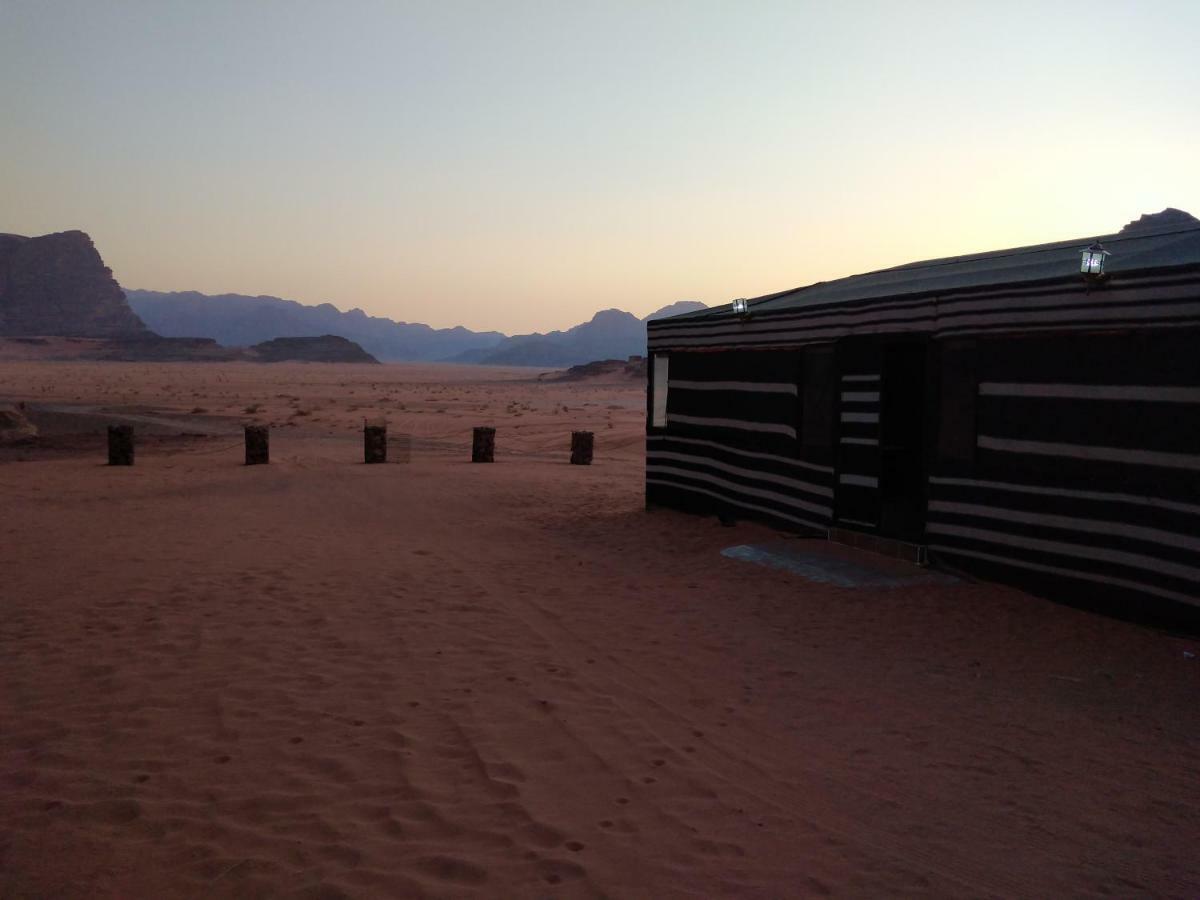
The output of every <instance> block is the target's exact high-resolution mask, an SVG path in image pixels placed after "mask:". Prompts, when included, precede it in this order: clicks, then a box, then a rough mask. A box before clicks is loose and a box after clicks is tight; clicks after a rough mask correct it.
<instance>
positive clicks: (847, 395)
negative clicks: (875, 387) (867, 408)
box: [842, 391, 879, 403]
mask: <svg viewBox="0 0 1200 900" xmlns="http://www.w3.org/2000/svg"><path fill="white" fill-rule="evenodd" d="M842 402H843V403H878V402H879V391H842Z"/></svg>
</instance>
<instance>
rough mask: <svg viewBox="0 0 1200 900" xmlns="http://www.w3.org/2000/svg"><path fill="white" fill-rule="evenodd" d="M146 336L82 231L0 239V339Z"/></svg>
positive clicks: (11, 236) (119, 288)
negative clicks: (8, 337)
mask: <svg viewBox="0 0 1200 900" xmlns="http://www.w3.org/2000/svg"><path fill="white" fill-rule="evenodd" d="M147 334H149V332H148V330H147V329H146V326H145V324H143V322H142V320H141V319H139V318H138V317H137V315H136V314H135V313H134V312H133V310H132V309H130V307H129V304H128V303H127V302H126V300H125V294H124V292H123V291H122V290H121V287H120V285H118V284H117V282H116V281H115V280H114V279H113V276H112V270H111V269H109V268H108V267H107V266H105V265H104V261H103V260H102V259H101V258H100V254H99V253H97V252H96V248H95V246H94V245H93V244H92V239H91V238H90V237H88V236H87V235H86V234H84V233H83V232H82V231H62V232H59V233H57V234H45V235H42V236H41V237H32V238H30V237H22V236H20V235H16V234H0V335H68V336H72V337H135V336H144V335H147Z"/></svg>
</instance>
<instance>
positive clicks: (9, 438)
mask: <svg viewBox="0 0 1200 900" xmlns="http://www.w3.org/2000/svg"><path fill="white" fill-rule="evenodd" d="M37 433H38V430H37V427H36V426H35V425H34V424H33V423H32V422H30V421H29V420H28V419H27V418H25V410H24V404H21V405H19V406H9V405H3V406H0V446H4V445H5V444H22V443H25V442H26V441H32V440H33V439H34V438H36V437H37Z"/></svg>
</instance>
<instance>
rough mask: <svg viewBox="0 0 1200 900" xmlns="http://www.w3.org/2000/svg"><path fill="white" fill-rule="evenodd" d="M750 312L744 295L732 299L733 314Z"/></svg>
mask: <svg viewBox="0 0 1200 900" xmlns="http://www.w3.org/2000/svg"><path fill="white" fill-rule="evenodd" d="M749 312H750V304H749V303H748V302H747V300H746V298H745V297H738V298H737V299H736V300H734V301H733V314H734V315H735V316H746V315H748V314H749Z"/></svg>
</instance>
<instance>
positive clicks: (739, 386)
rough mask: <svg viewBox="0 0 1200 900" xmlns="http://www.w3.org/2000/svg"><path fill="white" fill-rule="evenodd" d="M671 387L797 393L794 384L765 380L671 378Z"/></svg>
mask: <svg viewBox="0 0 1200 900" xmlns="http://www.w3.org/2000/svg"><path fill="white" fill-rule="evenodd" d="M671 387H672V388H683V389H684V390H686V391H747V392H750V393H757V394H791V395H792V396H793V397H795V396H796V395H797V390H796V385H794V384H779V383H771V382H765V381H676V380H674V379H672V381H671Z"/></svg>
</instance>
